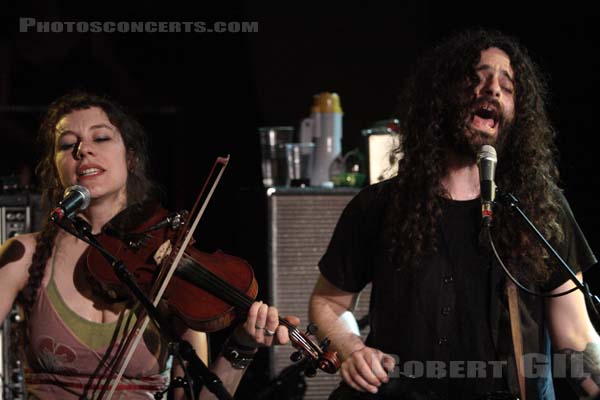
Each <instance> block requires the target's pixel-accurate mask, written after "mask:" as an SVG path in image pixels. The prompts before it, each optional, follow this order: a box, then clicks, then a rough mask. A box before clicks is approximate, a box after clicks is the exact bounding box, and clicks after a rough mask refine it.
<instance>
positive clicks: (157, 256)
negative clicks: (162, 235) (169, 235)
mask: <svg viewBox="0 0 600 400" xmlns="http://www.w3.org/2000/svg"><path fill="white" fill-rule="evenodd" d="M171 250H172V247H171V241H170V240H167V241H166V242H164V243H163V244H161V245H160V247H159V248H158V250H156V253H154V256H153V258H154V261H155V262H156V265H160V264H161V263H162V261H163V260H164V259H165V258H166V257H168V256H169V254H171Z"/></svg>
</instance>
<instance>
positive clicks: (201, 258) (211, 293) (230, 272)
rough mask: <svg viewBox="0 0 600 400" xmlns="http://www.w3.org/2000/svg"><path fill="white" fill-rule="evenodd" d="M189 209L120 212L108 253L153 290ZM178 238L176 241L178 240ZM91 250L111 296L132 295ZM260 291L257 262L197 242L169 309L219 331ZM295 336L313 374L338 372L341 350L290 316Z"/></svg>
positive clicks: (170, 293) (107, 230) (103, 240)
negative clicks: (316, 337) (313, 336)
mask: <svg viewBox="0 0 600 400" xmlns="http://www.w3.org/2000/svg"><path fill="white" fill-rule="evenodd" d="M185 219H186V213H185V212H181V213H169V212H168V211H167V210H165V209H163V208H162V207H160V206H159V205H158V204H156V203H147V204H143V205H134V206H131V207H129V208H127V209H125V210H123V211H122V212H121V213H119V214H117V215H116V216H115V217H114V218H113V219H112V220H111V221H110V222H109V223H108V224H106V225H105V226H104V227H103V229H102V231H101V233H100V234H99V235H98V236H97V240H98V242H99V243H100V244H101V245H102V247H104V248H105V249H106V250H107V251H108V252H110V253H111V254H113V255H114V256H115V257H116V258H118V259H120V260H121V261H123V263H124V264H125V265H126V266H127V268H128V270H129V272H130V273H131V274H132V275H133V277H134V278H135V280H136V281H137V284H138V285H139V286H140V287H141V288H142V289H145V290H146V291H147V293H148V291H150V288H151V286H152V284H153V283H154V281H155V280H156V279H157V276H158V275H159V273H160V265H161V263H162V261H163V260H164V259H165V258H168V257H169V254H171V253H174V252H175V250H177V249H173V248H172V246H173V243H174V242H173V240H174V239H175V238H176V237H177V236H178V235H179V234H181V230H182V229H184V227H185V223H184V222H183V221H184V220H185ZM175 243H176V242H175ZM86 251H87V254H86V255H85V257H86V260H87V266H88V270H89V272H90V274H91V276H92V277H93V278H95V280H96V281H97V282H98V283H99V284H100V286H101V287H102V288H103V289H104V291H105V293H107V294H108V295H109V296H110V297H111V298H113V299H115V300H118V299H125V298H126V297H128V292H127V289H126V287H125V286H124V285H123V284H122V283H121V281H120V280H119V279H118V277H117V276H116V275H115V273H114V271H113V269H112V267H111V265H110V264H109V263H108V262H107V261H106V259H105V258H104V257H103V256H102V254H101V253H100V252H99V251H98V250H96V249H95V248H93V247H89V248H88V250H86ZM257 293H258V284H257V282H256V279H255V277H254V272H253V270H252V267H251V266H250V264H249V263H248V262H246V261H245V260H243V259H241V258H239V257H235V256H232V255H228V254H225V253H224V252H222V251H217V252H215V253H212V254H211V253H206V252H202V251H200V250H198V249H196V248H194V247H192V246H187V247H186V248H185V249H184V252H183V257H182V258H181V261H180V262H179V264H178V265H177V266H176V269H175V272H174V275H173V277H172V279H171V280H170V282H169V284H168V286H167V288H166V291H165V293H164V295H163V297H162V298H163V300H164V301H166V303H167V306H168V309H169V310H170V311H171V312H172V313H173V314H175V315H176V316H177V317H179V318H180V319H181V320H182V321H183V322H184V323H185V325H186V326H188V327H190V328H191V329H194V330H200V331H205V332H213V331H217V330H220V329H223V328H226V327H227V326H229V325H230V324H231V323H232V322H233V321H234V320H236V319H238V318H240V317H242V316H243V315H244V314H245V313H246V312H247V311H248V309H249V308H250V306H251V305H252V303H253V302H254V299H255V298H256V295H257ZM279 323H280V324H282V325H284V326H286V327H287V328H288V331H289V336H290V341H291V343H292V345H293V346H294V347H295V348H296V349H297V351H296V352H295V353H294V354H293V355H292V359H293V360H294V361H298V360H300V359H305V360H309V361H310V363H309V364H310V367H309V369H312V371H307V375H313V374H314V373H313V371H314V372H316V368H318V369H321V370H323V371H325V372H327V373H335V372H336V371H337V370H338V369H339V366H340V361H339V359H338V357H337V354H336V353H335V352H331V351H326V350H325V349H326V347H327V345H328V344H329V341H328V340H325V341H324V342H323V343H321V344H320V345H317V344H316V343H315V342H314V341H313V340H312V339H311V338H310V337H309V336H308V335H309V334H312V333H313V332H312V330H311V329H309V331H308V332H306V333H303V332H301V331H299V330H298V328H297V327H296V326H294V325H292V324H291V323H289V322H288V321H287V320H285V319H282V318H280V319H279Z"/></svg>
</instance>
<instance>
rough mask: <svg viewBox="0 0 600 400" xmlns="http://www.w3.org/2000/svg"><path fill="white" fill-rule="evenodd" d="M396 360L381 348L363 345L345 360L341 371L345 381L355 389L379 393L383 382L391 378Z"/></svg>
mask: <svg viewBox="0 0 600 400" xmlns="http://www.w3.org/2000/svg"><path fill="white" fill-rule="evenodd" d="M395 365H396V360H395V359H394V358H393V357H392V356H390V355H389V354H386V353H384V352H382V351H380V350H377V349H374V348H372V347H367V346H365V347H363V348H361V349H359V350H356V351H354V352H352V353H351V354H350V355H349V356H348V357H347V358H346V359H345V360H344V361H343V362H342V366H341V368H340V373H341V375H342V378H343V379H344V381H345V382H346V383H347V384H348V385H350V386H351V387H352V388H354V389H355V390H359V391H361V392H365V391H367V392H370V393H377V391H378V388H379V386H381V384H382V383H387V382H388V380H389V377H388V373H389V372H391V371H393V370H394V367H395Z"/></svg>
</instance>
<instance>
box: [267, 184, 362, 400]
mask: <svg viewBox="0 0 600 400" xmlns="http://www.w3.org/2000/svg"><path fill="white" fill-rule="evenodd" d="M356 193H357V190H356V189H316V188H303V189H299V188H298V189H297V188H285V189H280V188H274V189H273V188H272V189H269V190H268V191H267V204H268V207H267V208H268V219H269V230H268V247H269V248H268V256H269V287H270V298H271V302H272V304H275V305H277V307H278V309H279V311H280V314H281V315H283V316H285V315H296V316H298V317H300V320H301V326H300V328H303V329H304V328H305V327H306V325H307V324H308V322H309V319H308V302H309V298H310V295H311V293H312V290H313V287H314V285H315V282H316V281H317V278H318V276H319V269H318V265H317V264H318V262H319V260H320V258H321V256H322V255H323V254H324V253H325V250H326V249H327V245H328V244H329V240H330V239H331V235H332V233H333V230H334V228H335V225H336V223H337V220H338V218H339V217H340V215H341V213H342V211H343V209H344V207H345V206H346V204H348V202H349V201H350V199H352V197H354V195H356ZM369 296H370V289H369V288H367V289H365V290H364V291H363V293H362V294H361V296H360V300H359V303H358V305H357V309H356V311H355V315H356V317H357V319H360V318H361V317H363V316H365V315H366V314H367V313H368V306H369V304H368V303H369ZM361 333H363V334H366V332H361ZM293 352H294V349H293V348H292V347H291V346H290V345H286V346H275V347H273V348H272V349H271V358H270V366H269V367H270V375H271V378H275V377H276V376H277V375H278V374H280V373H281V371H282V370H283V369H284V368H286V367H288V366H290V365H291V364H292V361H290V355H291V354H292V353H293ZM340 379H341V378H340V376H339V373H338V374H335V375H329V374H327V373H325V372H323V371H318V373H317V375H316V376H315V377H312V378H306V394H305V397H304V398H305V399H315V400H317V399H318V400H323V399H327V396H328V395H329V393H331V391H332V390H333V389H334V388H335V387H336V386H337V384H338V383H339V381H340Z"/></svg>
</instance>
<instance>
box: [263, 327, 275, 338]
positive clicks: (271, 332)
mask: <svg viewBox="0 0 600 400" xmlns="http://www.w3.org/2000/svg"><path fill="white" fill-rule="evenodd" d="M265 336H275V331H272V330H270V329H267V328H265Z"/></svg>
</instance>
